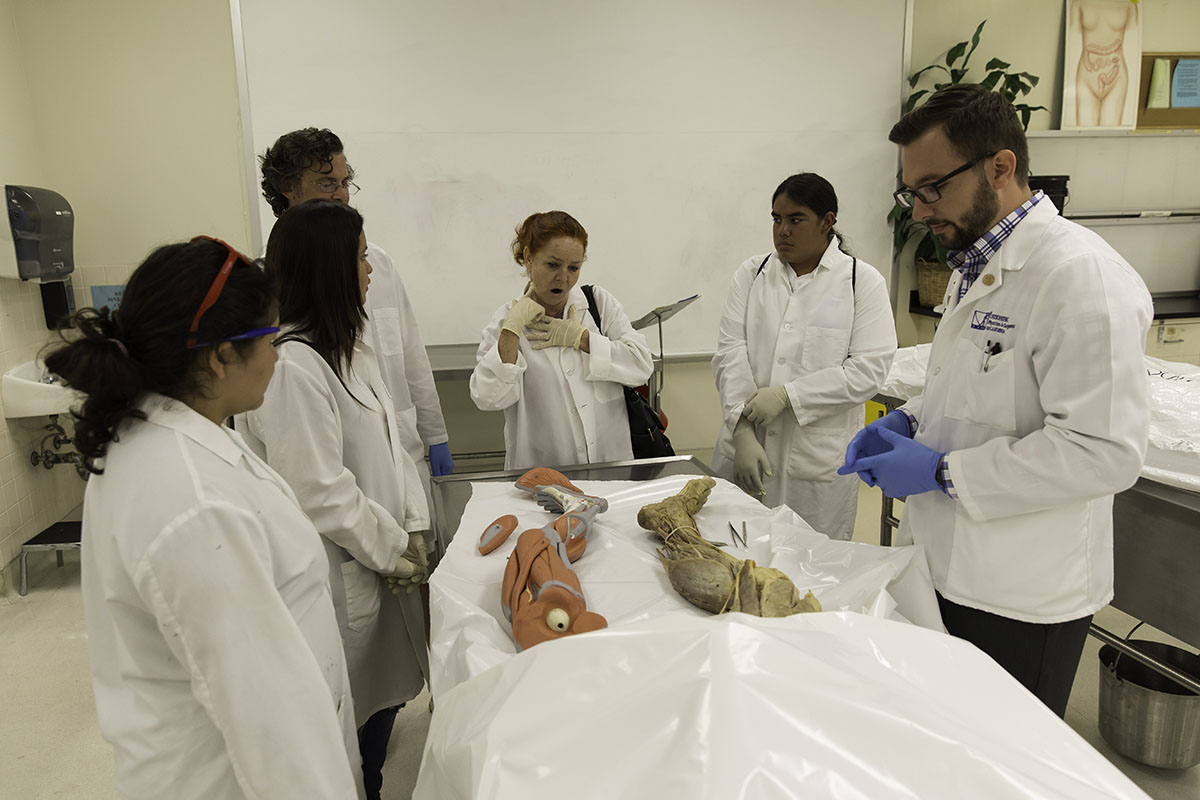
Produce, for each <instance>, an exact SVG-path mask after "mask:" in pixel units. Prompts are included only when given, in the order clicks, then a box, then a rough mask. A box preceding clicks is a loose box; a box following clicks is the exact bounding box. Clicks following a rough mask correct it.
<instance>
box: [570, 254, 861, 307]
mask: <svg viewBox="0 0 1200 800" xmlns="http://www.w3.org/2000/svg"><path fill="white" fill-rule="evenodd" d="M850 258H852V259H854V260H853V261H852V262H851V263H850V293H851V294H853V293H854V289H855V284H856V283H858V257H857V256H850ZM770 260H771V254H770V253H767V257H766V258H764V259H763V260H762V263H761V264H759V265H758V271H757V272H755V273H754V277H756V278H757V277H758V276H759V275H762V271H763V269H764V268H765V267H766V266H767V262H768V261H770ZM587 288H589V287H586V286H585V287H584V289H585V290H586V289H587ZM596 324H597V325H599V324H600V323H599V322H597V323H596Z"/></svg>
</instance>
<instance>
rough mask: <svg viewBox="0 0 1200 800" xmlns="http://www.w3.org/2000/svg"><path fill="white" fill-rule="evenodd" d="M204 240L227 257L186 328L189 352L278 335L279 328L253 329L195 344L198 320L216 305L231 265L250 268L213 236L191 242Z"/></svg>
mask: <svg viewBox="0 0 1200 800" xmlns="http://www.w3.org/2000/svg"><path fill="white" fill-rule="evenodd" d="M201 239H205V240H207V241H210V242H216V243H217V244H219V245H221V246H222V247H224V248H225V249H226V250H228V251H229V255H228V256H227V257H226V258H225V263H223V264H221V268H220V269H219V270H217V277H215V278H213V282H212V286H210V287H208V293H207V294H206V295H204V300H202V301H201V302H200V308H198V309H196V316H195V317H194V318H193V319H192V327H190V328H188V338H187V347H188V349H189V350H194V349H195V348H197V347H208V346H209V345H213V344H217V343H219V342H234V341H238V340H241V339H254V338H257V337H259V336H268V335H270V334H272V333H278V332H279V328H255V329H254V330H252V331H246V332H245V333H239V334H237V335H236V336H225V337H222V338H220V339H217V340H215V341H212V342H197V341H196V335H197V331H199V329H200V320H201V318H202V317H203V316H204V315H205V314H206V313H207V312H208V310H209V309H210V308H212V307H213V306H215V305H216V304H217V299H218V298H219V297H220V296H221V292H222V291H223V290H224V289H225V281H227V280H228V279H229V273H230V272H233V265H234V264H236V263H237V262H238V261H241V262H243V263H245V264H246V265H247V266H252V265H251V264H250V262H249V261H247V260H246V257H245V256H243V255H242V254H241V253H239V252H238V251H237V250H234V249H233V248H232V247H231V246H230V245H229V244H228V243H227V242H223V241H221V240H220V239H217V238H216V237H213V236H196V237H195V238H193V239H192V241H193V242H197V241H200V240H201Z"/></svg>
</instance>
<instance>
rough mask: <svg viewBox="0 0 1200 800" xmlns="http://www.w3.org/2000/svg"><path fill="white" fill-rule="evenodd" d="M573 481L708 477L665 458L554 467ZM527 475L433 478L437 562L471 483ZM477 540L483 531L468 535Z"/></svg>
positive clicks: (701, 469)
mask: <svg viewBox="0 0 1200 800" xmlns="http://www.w3.org/2000/svg"><path fill="white" fill-rule="evenodd" d="M555 469H557V470H558V471H559V472H561V473H562V474H564V475H566V476H567V477H568V478H570V479H571V480H573V481H576V480H578V481H650V480H654V479H655V478H665V477H667V476H670V475H710V476H711V475H712V474H713V473H712V472H710V471H709V469H708V467H707V466H705V465H704V462H702V461H700V460H699V459H697V458H696V457H695V456H668V457H666V458H645V459H641V460H637V461H609V462H606V463H603V464H577V465H573V466H566V467H555ZM526 472H527V470H523V469H515V470H504V471H499V472H475V473H465V474H462V475H444V476H442V477H440V478H433V479H432V484H433V508H434V517H435V521H434V533H435V534H436V535H437V545H438V553H437V555H438V558H439V559H440V558H441V554H442V553H444V552H445V549H446V546H447V545H449V544H450V540H451V539H453V538H454V534H455V532H456V531H457V530H458V523H459V521H460V520H461V519H462V515H463V509H465V508H466V507H467V501H468V500H470V499H471V483H472V482H473V481H516V479H517V478H519V477H521V476H522V475H524V474H525V473H526ZM469 533H470V534H471V535H474V536H478V535H479V534H481V533H483V531H472V532H469Z"/></svg>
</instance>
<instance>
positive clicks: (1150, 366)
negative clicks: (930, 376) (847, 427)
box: [880, 344, 1200, 492]
mask: <svg viewBox="0 0 1200 800" xmlns="http://www.w3.org/2000/svg"><path fill="white" fill-rule="evenodd" d="M929 347H930V346H929V345H927V344H919V345H917V346H915V347H902V348H900V349H899V350H897V351H896V358H895V360H893V362H892V369H891V371H890V372H889V373H888V377H887V381H886V382H885V383H884V385H883V388H882V389H881V390H880V394H884V395H887V396H888V397H895V398H898V399H900V400H904V401H907V400H908V399H909V398H912V397H915V396H916V395H918V394H920V393H921V392H922V391H924V389H925V367H926V365H927V364H928V363H929ZM1145 359H1146V374H1147V376H1149V385H1150V441H1149V446H1148V447H1147V448H1146V463H1145V464H1144V465H1143V467H1142V476H1143V477H1146V478H1149V479H1151V480H1154V481H1158V482H1159V483H1165V484H1166V485H1168V486H1174V487H1176V488H1179V489H1188V490H1190V491H1193V492H1200V367H1196V366H1193V365H1191V364H1184V363H1181V362H1177V361H1163V360H1161V359H1158V358H1154V357H1152V356H1146V357H1145Z"/></svg>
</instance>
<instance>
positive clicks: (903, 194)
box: [892, 150, 1000, 208]
mask: <svg viewBox="0 0 1200 800" xmlns="http://www.w3.org/2000/svg"><path fill="white" fill-rule="evenodd" d="M999 152H1000V151H999V150H993V151H992V152H990V153H984V154H983V155H981V156H980V157H979V158H976V159H973V160H971V161H968V162H967V163H965V164H963V165H962V166H961V167H959V168H958V169H956V170H952V171H950V172H947V173H946V174H945V175H943V176H942V177H940V178H938V179H937V180H936V181H932V182H930V183H926V184H922V185H921V186H918V187H917V188H915V189H909V188H907V187H906V188H904V189H897V190H896V191H894V192H892V197H893V198H894V199H895V201H896V203H897V204H898V205H900V206H902V207H904V208H912V207H913V203H914V202H915V201H917V200H920V201H921V202H922V203H924V204H925V205H929V204H930V203H936V202H937V201H938V200H941V199H942V190H941V187H942V186H943V185H944V184H945V183H946V181H948V180H950V179H951V178H953V177H954V176H955V175H957V174H959V173H960V172H966V171H967V170H969V169H970V168H971V167H973V166H975V165H976V164H978V163H979V162H980V161H983V160H984V159H985V158H991V157H992V156H994V155H996V153H999Z"/></svg>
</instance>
